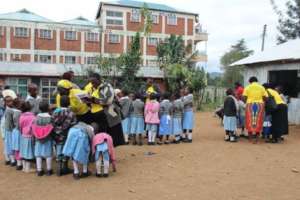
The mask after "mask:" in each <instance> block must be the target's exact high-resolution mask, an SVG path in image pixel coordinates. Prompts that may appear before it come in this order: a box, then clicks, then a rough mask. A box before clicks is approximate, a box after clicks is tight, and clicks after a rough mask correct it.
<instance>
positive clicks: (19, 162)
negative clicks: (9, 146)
mask: <svg viewBox="0 0 300 200" xmlns="http://www.w3.org/2000/svg"><path fill="white" fill-rule="evenodd" d="M15 156H16V160H17V170H22V159H21V156H20V152H19V151H15Z"/></svg>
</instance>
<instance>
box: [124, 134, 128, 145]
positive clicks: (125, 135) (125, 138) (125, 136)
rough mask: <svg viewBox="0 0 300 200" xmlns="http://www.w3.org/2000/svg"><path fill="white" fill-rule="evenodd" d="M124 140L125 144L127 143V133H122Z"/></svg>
mask: <svg viewBox="0 0 300 200" xmlns="http://www.w3.org/2000/svg"><path fill="white" fill-rule="evenodd" d="M124 140H125V143H128V134H127V133H124Z"/></svg>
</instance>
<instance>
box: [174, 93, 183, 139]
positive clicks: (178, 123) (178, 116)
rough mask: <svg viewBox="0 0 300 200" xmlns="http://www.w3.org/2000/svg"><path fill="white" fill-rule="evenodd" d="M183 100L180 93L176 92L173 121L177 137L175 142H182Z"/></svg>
mask: <svg viewBox="0 0 300 200" xmlns="http://www.w3.org/2000/svg"><path fill="white" fill-rule="evenodd" d="M183 107H184V105H183V102H182V100H181V97H180V94H179V93H177V94H175V101H174V102H173V122H172V126H173V127H172V129H173V131H172V132H173V135H174V137H175V139H174V143H175V144H178V143H180V136H181V134H182V133H183V131H182V114H183Z"/></svg>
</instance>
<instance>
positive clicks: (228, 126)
mask: <svg viewBox="0 0 300 200" xmlns="http://www.w3.org/2000/svg"><path fill="white" fill-rule="evenodd" d="M223 124H224V129H225V130H226V131H232V132H234V131H236V128H237V118H236V117H228V116H226V115H225V116H224V119H223Z"/></svg>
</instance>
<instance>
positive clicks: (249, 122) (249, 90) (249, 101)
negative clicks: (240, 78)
mask: <svg viewBox="0 0 300 200" xmlns="http://www.w3.org/2000/svg"><path fill="white" fill-rule="evenodd" d="M249 83H250V85H248V86H247V87H246V88H245V90H244V92H243V97H244V100H245V101H246V129H247V131H248V134H249V139H250V141H251V140H252V136H253V135H254V134H255V138H256V141H255V142H257V141H258V136H259V135H260V133H261V132H262V128H263V119H264V112H265V104H264V101H265V99H266V98H267V97H268V94H267V92H266V90H265V88H264V87H263V86H262V85H260V84H259V83H258V80H257V78H256V77H251V78H250V79H249Z"/></svg>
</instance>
